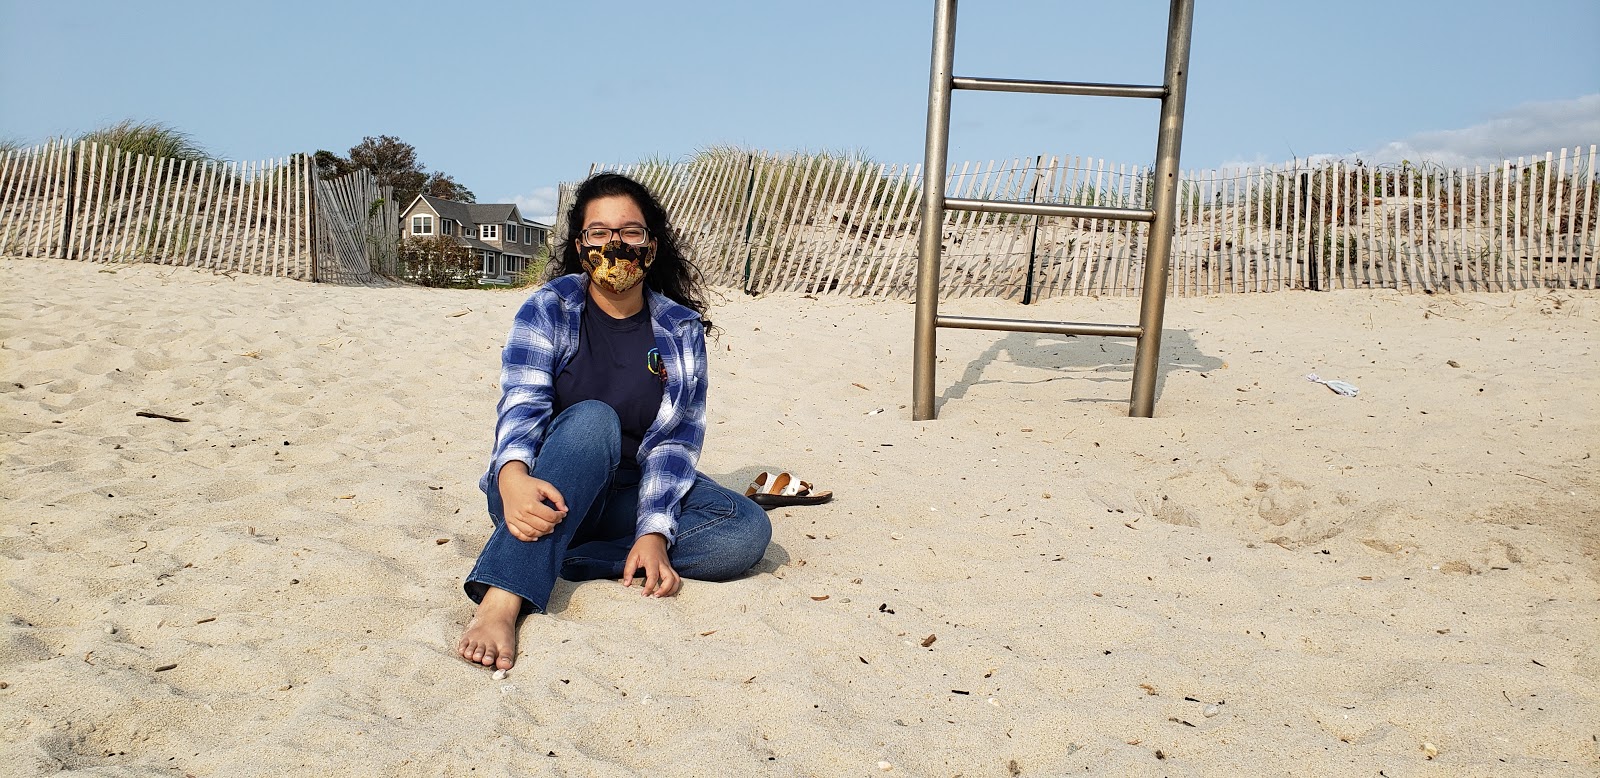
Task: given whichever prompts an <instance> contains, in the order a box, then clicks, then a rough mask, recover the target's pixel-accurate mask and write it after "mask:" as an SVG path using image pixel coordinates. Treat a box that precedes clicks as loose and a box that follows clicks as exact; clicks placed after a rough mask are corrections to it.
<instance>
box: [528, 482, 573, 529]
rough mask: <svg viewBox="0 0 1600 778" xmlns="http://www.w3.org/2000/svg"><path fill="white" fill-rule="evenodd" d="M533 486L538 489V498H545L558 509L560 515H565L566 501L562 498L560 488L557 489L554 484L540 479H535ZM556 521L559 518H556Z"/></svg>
mask: <svg viewBox="0 0 1600 778" xmlns="http://www.w3.org/2000/svg"><path fill="white" fill-rule="evenodd" d="M535 487H536V488H537V489H538V492H539V499H541V500H547V501H549V503H550V504H551V505H554V506H556V508H555V509H556V510H557V511H559V512H560V513H561V515H562V516H565V515H567V501H566V500H564V499H562V497H561V490H559V489H557V488H556V487H555V484H552V483H550V482H549V481H540V480H537V479H535ZM557 521H559V519H557Z"/></svg>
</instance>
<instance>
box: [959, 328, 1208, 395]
mask: <svg viewBox="0 0 1600 778" xmlns="http://www.w3.org/2000/svg"><path fill="white" fill-rule="evenodd" d="M1002 356H1004V357H1008V358H1009V359H1008V361H1009V362H1010V363H1011V364H1014V365H1019V366H1022V367H1029V368H1037V369H1042V370H1048V371H1052V372H1055V373H1058V375H1052V376H1050V377H1047V378H1041V379H1036V380H1016V379H1003V378H984V377H983V374H984V372H985V371H986V370H987V369H988V368H989V367H991V366H992V365H994V364H996V363H998V362H1000V361H1002ZM1133 358H1134V341H1133V340H1131V339H1122V338H1106V337H1093V336H1082V337H1080V336H1075V335H1052V334H1046V333H1035V332H1012V333H1009V334H1007V335H1006V336H1005V337H1003V338H1000V339H999V340H996V341H995V342H994V344H993V345H991V346H989V348H987V349H985V350H984V351H983V353H981V354H979V355H978V356H977V357H975V358H974V359H973V360H972V361H971V362H969V363H967V369H966V370H965V371H964V372H963V373H962V374H961V378H959V379H957V380H956V382H955V383H953V384H951V385H950V386H949V388H947V389H945V391H944V394H943V395H941V396H940V398H939V401H938V407H939V410H941V411H942V410H943V408H944V404H945V403H946V402H949V401H950V400H958V399H961V398H962V397H965V396H966V395H967V392H968V391H969V390H971V389H972V387H974V386H980V385H983V384H1017V385H1023V384H1038V383H1047V382H1061V383H1062V388H1063V392H1062V394H1063V396H1062V397H1061V398H1060V399H1061V401H1062V402H1075V403H1077V402H1089V403H1113V402H1117V403H1126V402H1127V399H1126V398H1125V397H1117V398H1115V399H1112V398H1106V397H1098V396H1096V397H1085V396H1081V394H1080V396H1070V395H1069V394H1068V391H1069V390H1068V387H1070V385H1071V383H1070V382H1071V380H1079V381H1093V382H1096V383H1100V382H1117V383H1122V384H1124V385H1127V386H1129V387H1130V389H1131V387H1132V383H1133ZM1222 366H1223V361H1222V360H1221V359H1220V358H1218V357H1215V356H1212V355H1210V354H1205V353H1203V352H1201V351H1200V348H1199V346H1198V345H1197V344H1196V343H1195V341H1194V338H1193V337H1192V336H1191V335H1190V334H1189V331H1188V330H1175V329H1168V330H1164V331H1163V332H1162V341H1161V367H1160V370H1159V371H1157V374H1156V389H1155V395H1156V399H1157V400H1158V401H1159V400H1160V398H1161V394H1162V390H1163V389H1164V388H1165V387H1166V383H1167V374H1168V373H1170V372H1172V371H1174V370H1189V371H1192V372H1196V373H1201V374H1205V373H1210V372H1212V371H1214V370H1218V369H1221V368H1222Z"/></svg>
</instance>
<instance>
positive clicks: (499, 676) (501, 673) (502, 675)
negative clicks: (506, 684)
mask: <svg viewBox="0 0 1600 778" xmlns="http://www.w3.org/2000/svg"><path fill="white" fill-rule="evenodd" d="M494 679H495V680H496V681H504V680H505V679H506V671H505V670H504V669H500V670H496V671H494Z"/></svg>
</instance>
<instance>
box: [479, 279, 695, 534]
mask: <svg viewBox="0 0 1600 778" xmlns="http://www.w3.org/2000/svg"><path fill="white" fill-rule="evenodd" d="M588 282H589V279H588V277H587V276H584V275H582V274H573V275H567V276H561V277H560V278H556V279H554V280H552V281H551V282H550V283H548V284H545V285H544V286H541V287H539V289H538V290H537V291H535V292H534V293H533V295H532V296H530V297H529V298H528V300H527V302H525V303H523V304H522V309H521V310H519V311H517V317H516V320H515V321H513V322H512V324H511V334H510V335H508V336H507V337H506V347H505V351H503V352H502V353H501V358H500V362H501V368H500V391H501V395H500V405H499V406H498V408H497V414H498V417H499V418H498V421H497V422H496V423H495V432H494V457H493V459H492V460H491V461H490V464H489V471H488V472H487V473H484V475H483V478H481V479H479V481H478V488H479V489H482V490H483V491H484V492H485V493H488V491H489V490H490V489H494V488H498V485H497V483H496V481H497V477H498V475H499V473H500V468H502V467H504V466H505V464H506V463H507V462H510V461H512V460H520V461H522V462H523V463H525V464H527V466H528V470H529V471H532V470H533V465H534V461H535V460H536V459H537V458H538V456H539V447H540V444H541V443H542V442H543V437H544V431H545V429H546V428H548V427H549V425H550V419H551V409H552V407H553V406H554V403H555V378H556V376H558V375H560V374H561V371H562V369H563V368H565V367H566V366H567V363H568V362H570V361H571V360H572V357H573V356H574V355H575V354H577V353H578V332H579V325H580V323H581V322H582V320H583V307H584V305H586V304H587V303H588ZM645 304H646V305H647V306H649V308H650V325H651V328H652V329H653V330H654V331H655V336H656V348H658V349H660V351H661V361H662V364H663V365H664V366H665V367H666V369H667V386H666V389H665V391H664V392H663V393H662V397H661V410H660V411H659V412H658V413H657V414H656V420H655V422H654V423H652V424H651V425H650V429H649V430H647V431H645V434H644V438H643V440H641V441H640V443H639V454H638V461H639V470H640V481H639V519H638V527H637V529H636V530H635V537H638V536H640V535H645V534H647V533H651V532H659V533H661V534H662V535H664V536H666V538H667V543H668V545H671V544H672V543H673V542H674V541H675V540H676V537H677V530H678V514H679V512H680V505H681V503H682V501H683V497H684V495H686V494H688V493H689V487H691V486H693V485H694V479H695V476H696V473H695V465H696V464H697V463H698V462H699V460H700V446H701V444H702V443H703V442H704V441H705V437H706V332H705V327H704V326H703V325H702V324H701V323H700V315H699V314H697V313H695V312H694V311H692V310H690V309H688V308H686V307H684V306H682V305H680V304H678V303H676V302H673V301H672V300H671V299H670V298H668V297H667V296H665V295H663V294H661V293H659V292H655V291H653V290H650V289H648V288H647V289H645Z"/></svg>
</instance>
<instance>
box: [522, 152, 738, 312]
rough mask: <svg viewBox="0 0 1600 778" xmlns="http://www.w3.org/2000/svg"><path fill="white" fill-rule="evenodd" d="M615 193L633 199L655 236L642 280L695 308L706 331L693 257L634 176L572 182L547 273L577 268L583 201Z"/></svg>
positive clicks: (701, 291)
mask: <svg viewBox="0 0 1600 778" xmlns="http://www.w3.org/2000/svg"><path fill="white" fill-rule="evenodd" d="M618 195H621V196H624V197H627V198H629V199H631V200H633V203H634V205H637V206H639V211H640V213H643V214H644V226H645V229H647V230H649V231H650V237H652V238H654V239H655V241H656V258H655V262H654V263H652V264H651V265H650V269H649V270H647V271H645V276H644V283H645V286H647V287H649V288H650V289H653V290H655V291H657V292H660V293H661V294H664V295H666V296H667V297H668V298H671V299H672V300H673V301H674V302H677V303H679V304H680V305H682V306H684V307H685V308H688V309H690V310H692V311H694V312H695V313H698V314H700V321H701V323H702V324H704V325H705V328H706V331H707V332H710V331H711V320H710V319H709V318H706V308H707V306H706V302H705V286H704V283H703V281H702V280H701V278H700V272H699V270H698V269H696V268H695V266H694V263H693V262H691V261H690V260H689V258H688V257H687V256H685V255H684V253H683V250H682V248H680V246H679V244H678V231H677V230H676V229H674V228H673V226H672V223H671V221H670V220H669V219H668V218H667V211H666V209H665V208H662V207H661V203H660V202H659V201H658V200H656V198H655V196H654V195H652V194H651V193H650V190H649V189H646V188H645V186H644V185H643V184H641V183H639V182H638V181H635V180H633V179H631V178H629V177H627V176H624V175H621V174H618V173H596V174H594V175H592V176H590V177H589V179H588V180H586V181H584V182H583V183H582V184H579V185H578V192H577V195H576V196H575V197H573V198H572V207H571V208H569V209H568V210H567V234H566V235H565V236H563V237H562V239H561V254H560V258H561V261H560V262H552V263H550V277H551V278H556V277H558V276H564V275H569V274H572V273H582V272H584V269H583V257H582V255H581V254H580V253H579V251H578V245H577V244H578V243H579V241H578V236H579V235H580V234H582V232H583V217H584V214H585V213H586V212H587V210H588V208H589V203H590V202H591V201H593V200H597V199H599V198H602V197H616V196H618Z"/></svg>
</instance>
